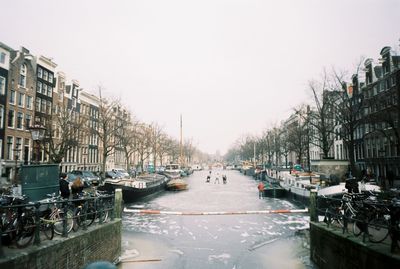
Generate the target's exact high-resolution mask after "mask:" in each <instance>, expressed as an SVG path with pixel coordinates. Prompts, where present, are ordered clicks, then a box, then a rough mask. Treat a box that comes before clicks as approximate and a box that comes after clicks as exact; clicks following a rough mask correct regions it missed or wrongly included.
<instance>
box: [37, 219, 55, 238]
mask: <svg viewBox="0 0 400 269" xmlns="http://www.w3.org/2000/svg"><path fill="white" fill-rule="evenodd" d="M40 231H41V232H43V233H44V235H45V236H46V238H47V239H48V240H52V239H53V237H54V225H53V223H50V222H49V220H43V221H41V224H40Z"/></svg>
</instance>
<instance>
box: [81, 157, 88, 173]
mask: <svg viewBox="0 0 400 269" xmlns="http://www.w3.org/2000/svg"><path fill="white" fill-rule="evenodd" d="M82 156H83V170H86V156H88V154H87V153H82Z"/></svg>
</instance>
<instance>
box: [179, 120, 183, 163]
mask: <svg viewBox="0 0 400 269" xmlns="http://www.w3.org/2000/svg"><path fill="white" fill-rule="evenodd" d="M180 120H181V128H180V141H179V148H180V157H179V158H180V165H181V166H182V165H183V147H182V143H183V142H182V114H181V117H180Z"/></svg>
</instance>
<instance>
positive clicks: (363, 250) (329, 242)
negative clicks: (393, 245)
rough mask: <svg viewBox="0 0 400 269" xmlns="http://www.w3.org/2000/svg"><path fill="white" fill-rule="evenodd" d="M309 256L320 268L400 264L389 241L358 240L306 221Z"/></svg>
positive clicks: (372, 267)
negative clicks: (308, 223)
mask: <svg viewBox="0 0 400 269" xmlns="http://www.w3.org/2000/svg"><path fill="white" fill-rule="evenodd" d="M310 257H311V260H312V261H313V262H314V263H315V264H316V265H317V266H318V268H320V269H337V268H341V269H357V268H360V269H361V268H370V269H380V268H400V255H398V254H394V253H391V252H390V245H389V244H382V243H381V244H374V243H369V242H362V241H361V240H360V238H359V237H357V238H356V237H354V236H352V235H351V234H348V233H343V232H342V230H341V229H335V228H329V227H327V225H326V224H325V223H317V222H310Z"/></svg>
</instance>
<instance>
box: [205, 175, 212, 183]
mask: <svg viewBox="0 0 400 269" xmlns="http://www.w3.org/2000/svg"><path fill="white" fill-rule="evenodd" d="M210 179H211V176H210V175H207V179H206V182H207V183H209V182H210Z"/></svg>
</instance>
